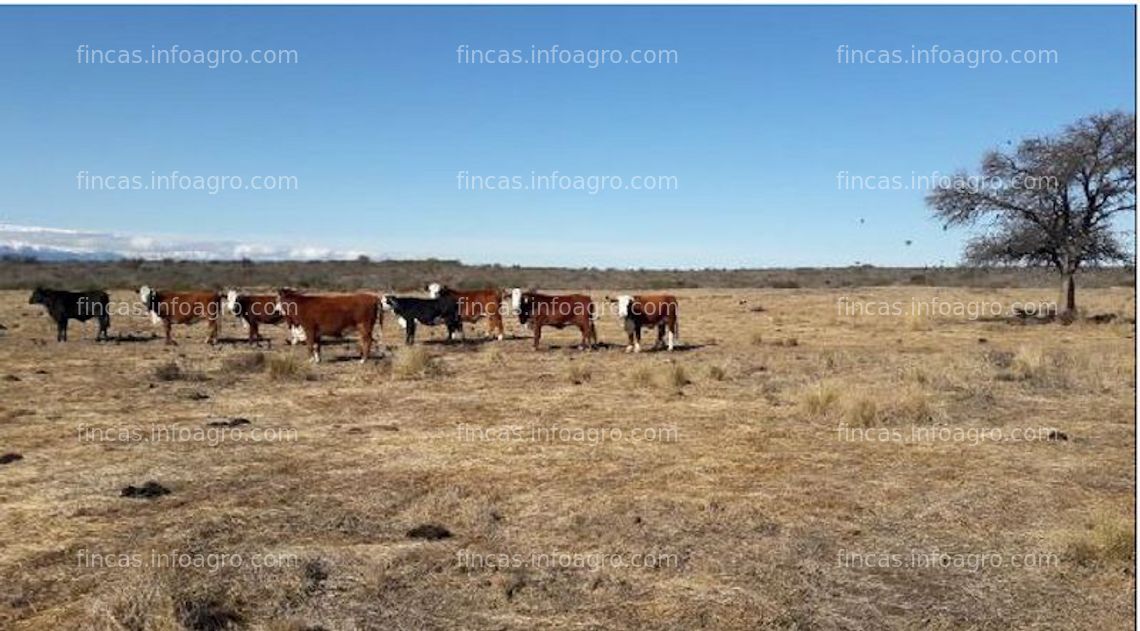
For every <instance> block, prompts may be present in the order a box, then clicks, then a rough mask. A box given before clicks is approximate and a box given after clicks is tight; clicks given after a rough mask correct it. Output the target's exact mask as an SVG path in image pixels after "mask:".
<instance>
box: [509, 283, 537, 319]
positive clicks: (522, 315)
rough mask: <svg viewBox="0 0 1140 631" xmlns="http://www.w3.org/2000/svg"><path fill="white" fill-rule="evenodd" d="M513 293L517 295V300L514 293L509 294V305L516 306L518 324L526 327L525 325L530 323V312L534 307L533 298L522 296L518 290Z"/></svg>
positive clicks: (527, 295)
mask: <svg viewBox="0 0 1140 631" xmlns="http://www.w3.org/2000/svg"><path fill="white" fill-rule="evenodd" d="M515 291H517V292H519V293H518V295H517V300H516V295H515V294H514V293H512V294H511V305H512V306H513V305H516V304H517V305H518V307H517V310H518V314H519V324H522V325H523V326H526V323H527V322H529V321H530V317H531V310H532V308H533V307H534V297H533V296H531V295H530V294H524V293H522V291H521V290H518V289H516V290H515Z"/></svg>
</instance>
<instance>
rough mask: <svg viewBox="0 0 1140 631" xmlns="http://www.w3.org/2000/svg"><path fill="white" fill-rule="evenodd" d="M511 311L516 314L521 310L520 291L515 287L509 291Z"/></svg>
mask: <svg viewBox="0 0 1140 631" xmlns="http://www.w3.org/2000/svg"><path fill="white" fill-rule="evenodd" d="M511 309H513V310H514V311H515V313H518V311H519V310H520V309H522V290H521V289H519V288H518V287H515V288H514V289H512V290H511Z"/></svg>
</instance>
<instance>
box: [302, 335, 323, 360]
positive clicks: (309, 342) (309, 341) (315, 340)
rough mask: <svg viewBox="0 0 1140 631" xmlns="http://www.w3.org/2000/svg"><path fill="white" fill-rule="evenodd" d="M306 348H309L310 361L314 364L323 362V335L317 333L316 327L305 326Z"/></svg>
mask: <svg viewBox="0 0 1140 631" xmlns="http://www.w3.org/2000/svg"><path fill="white" fill-rule="evenodd" d="M305 342H306V348H308V349H309V361H311V362H313V363H314V364H319V363H321V336H320V335H318V334H317V329H316V327H311V328H310V327H306V328H305Z"/></svg>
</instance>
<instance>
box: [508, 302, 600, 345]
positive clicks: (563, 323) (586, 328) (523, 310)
mask: <svg viewBox="0 0 1140 631" xmlns="http://www.w3.org/2000/svg"><path fill="white" fill-rule="evenodd" d="M511 305H512V307H513V306H515V305H517V309H518V313H519V323H520V324H523V325H527V324H529V325H530V327H531V329H532V330H533V331H534V350H538V343H539V342H540V341H541V340H542V327H544V326H552V327H554V328H556V329H563V328H566V327H568V326H576V327H578V330H579V331H580V332H581V333H582V348H584V349H590V348H593V347H594V346H597V344H598V332H597V329H596V328H595V326H594V320H595V319H597V311H596V310H595V308H594V302H593V300H591V299H590V297H589V296H586V295H584V294H569V295H565V296H551V295H547V294H540V293H537V292H533V291H523V290H521V289H515V290H513V291H512V292H511Z"/></svg>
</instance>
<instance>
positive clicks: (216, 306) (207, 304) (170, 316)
mask: <svg viewBox="0 0 1140 631" xmlns="http://www.w3.org/2000/svg"><path fill="white" fill-rule="evenodd" d="M139 300H141V301H142V303H143V304H144V305H146V309H147V311H148V312H149V313H150V319H151V321H152V322H154V323H155V324H159V323H161V324H162V326H163V329H164V331H165V333H166V343H167V344H168V345H171V346H173V345H175V344H176V342H175V341H174V338H173V336H172V335H171V330H170V329H171V326H172V325H175V324H194V323H195V322H198V321H200V320H202V319H205V320H206V321H207V322H209V324H210V334H209V336H208V337H207V338H206V343H208V344H214V343H216V342H217V341H218V318H219V317H220V316H221V313H222V295H221V294H220V293H218V292H216V291H166V290H161V291H160V290H156V289H151V288H150V287H147V286H145V285H144V286H143V287H142V288H141V289H139Z"/></svg>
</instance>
